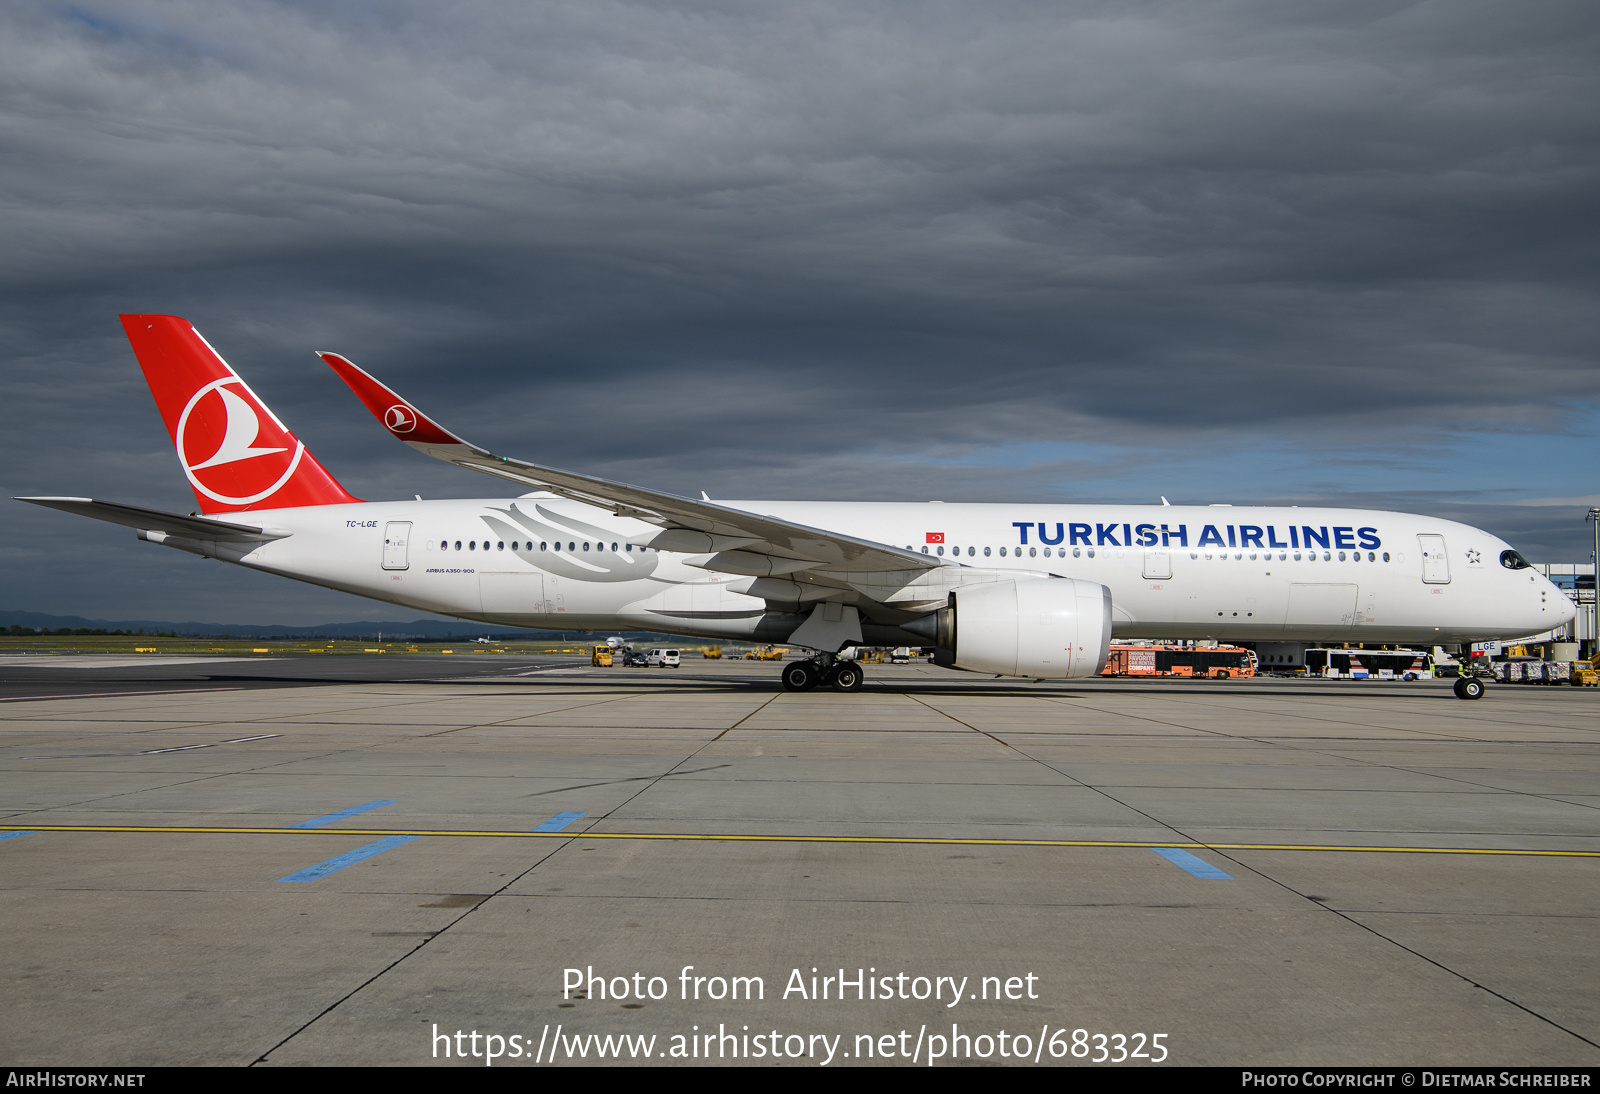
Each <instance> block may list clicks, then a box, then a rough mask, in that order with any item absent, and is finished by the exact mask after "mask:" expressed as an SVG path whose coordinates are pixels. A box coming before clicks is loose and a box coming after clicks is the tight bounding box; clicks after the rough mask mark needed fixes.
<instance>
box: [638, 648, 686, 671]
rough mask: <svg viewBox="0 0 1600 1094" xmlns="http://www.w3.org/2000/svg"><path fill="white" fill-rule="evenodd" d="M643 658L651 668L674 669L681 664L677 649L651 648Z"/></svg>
mask: <svg viewBox="0 0 1600 1094" xmlns="http://www.w3.org/2000/svg"><path fill="white" fill-rule="evenodd" d="M645 660H646V661H648V662H649V663H650V666H651V667H652V668H658V669H675V668H679V667H681V666H682V664H683V658H682V657H680V656H679V654H678V651H677V650H651V651H650V652H649V653H648V654H646V655H645Z"/></svg>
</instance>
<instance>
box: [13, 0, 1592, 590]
mask: <svg viewBox="0 0 1600 1094" xmlns="http://www.w3.org/2000/svg"><path fill="white" fill-rule="evenodd" d="M1597 26H1600V19H1597V16H1596V14H1595V9H1594V8H1593V6H1592V5H1591V4H1586V3H1531V4H1528V3H1523V4H1510V3H1479V4H1470V3H1452V4H1426V3H1424V4H1400V3H1365V4H1363V3H1346V4H1302V5H1291V6H1284V5H1274V4H1266V3H1234V4H1215V5H1189V4H1132V3H1123V4H1075V5H1061V4H999V5H993V4H991V5H982V6H978V5H956V4H947V5H939V4H914V5H913V4H906V5H895V4H884V5H854V4H833V5H829V4H809V5H802V4H789V5H775V6H771V7H768V8H755V7H751V6H744V5H718V4H699V5H692V4H675V5H665V4H663V5H650V4H620V3H584V4H503V5H496V4H478V5H429V4H413V5H405V4H387V5H381V6H371V5H364V4H295V3H228V4H215V3H204V4H203V3H177V2H173V3H140V2H137V0H134V2H121V3H116V4H110V3H94V2H89V3H79V4H76V5H44V4H35V5H12V6H10V7H8V8H7V9H6V11H5V13H4V14H3V15H0V32H3V33H0V109H3V115H0V121H3V128H0V142H3V143H0V149H3V153H4V163H5V167H4V171H3V185H4V205H3V206H0V216H3V218H4V223H5V225H6V236H5V238H6V241H7V246H6V247H5V248H4V249H0V284H3V285H4V300H3V304H0V335H3V336H4V338H5V343H6V350H5V353H6V357H5V360H6V366H5V371H4V374H3V377H0V383H3V384H4V387H3V389H0V390H3V391H4V394H5V399H6V405H7V406H8V408H9V410H10V413H9V414H8V415H7V437H6V444H7V450H8V451H7V467H8V474H7V483H6V485H7V486H8V489H9V492H11V493H34V492H52V491H59V492H84V493H95V494H102V495H105V496H112V497H124V498H127V499H129V500H136V501H145V502H151V503H158V504H166V505H171V506H175V507H177V506H181V507H184V508H188V507H189V506H190V505H191V504H192V503H191V500H190V499H189V497H188V495H187V491H186V490H185V489H184V487H183V483H182V479H181V477H180V476H179V475H178V474H177V473H176V471H175V469H174V466H173V463H174V461H173V458H172V455H171V452H170V449H169V448H168V447H167V446H166V443H165V438H164V435H163V434H162V431H161V426H160V423H159V420H158V419H157V418H156V416H155V414H154V412H153V409H152V407H151V405H150V402H149V398H148V395H147V394H145V393H144V391H143V388H142V384H141V383H140V381H139V377H138V373H137V371H136V370H135V368H134V366H133V362H132V359H131V354H130V353H129V352H128V350H127V347H126V344H125V343H124V342H123V341H122V339H121V332H120V329H119V328H118V327H117V325H116V323H115V320H114V314H115V313H116V312H117V311H162V312H171V313H176V314H181V315H184V316H186V317H187V318H189V319H191V320H193V321H194V322H195V323H196V325H197V326H198V327H199V329H200V330H201V331H202V332H203V333H205V335H206V336H207V337H208V339H210V341H211V342H212V343H213V344H214V345H216V346H217V347H218V349H219V350H221V352H222V353H223V354H224V356H226V357H228V359H229V360H230V361H231V362H232V363H233V364H234V365H235V366H236V367H237V368H239V369H240V370H241V371H243V372H244V373H245V375H246V376H247V377H249V379H250V380H251V383H252V385H253V386H255V387H256V389H257V390H258V391H259V392H260V393H261V394H262V395H263V397H264V398H266V399H267V401H268V402H269V403H270V404H271V405H272V406H273V407H274V408H275V409H276V410H277V411H278V412H279V413H280V414H281V415H282V416H283V417H284V418H285V419H286V420H288V421H289V422H290V423H291V425H293V426H294V427H295V428H296V429H297V431H299V432H300V433H301V434H302V435H303V436H304V437H305V438H306V440H307V441H308V443H309V444H310V445H311V447H312V448H313V450H315V451H316V452H317V453H318V454H319V456H321V457H322V458H323V459H324V461H325V462H327V463H329V464H330V466H333V467H334V468H335V470H336V473H338V474H339V475H340V476H341V478H342V479H343V480H344V481H345V482H346V484H347V485H348V486H350V488H351V489H352V490H353V491H354V492H356V493H357V494H361V495H363V496H372V497H386V496H396V495H400V496H404V495H406V494H409V493H412V492H422V493H424V494H425V495H432V496H438V495H443V494H454V495H461V496H465V495H471V494H474V493H494V492H496V488H495V486H494V485H493V484H492V483H489V482H488V481H487V480H484V481H482V482H479V481H474V480H473V479H471V478H468V477H465V476H463V474H462V473H460V472H456V471H453V470H451V469H449V468H444V467H442V466H435V465H431V464H428V463H427V462H426V461H422V460H421V459H420V458H419V457H414V456H412V455H411V454H409V453H407V452H404V451H400V450H395V449H393V448H392V447H391V446H390V443H388V442H387V439H386V438H384V437H383V436H382V435H381V434H380V433H379V432H378V431H377V430H376V427H375V426H373V425H372V424H371V423H370V421H368V420H367V419H366V418H365V416H364V412H362V411H361V410H360V409H359V407H358V406H357V405H356V404H355V403H354V401H353V400H352V399H351V398H350V397H349V395H348V393H346V392H345V391H344V390H343V388H342V386H341V385H339V384H338V382H337V381H336V380H335V379H334V378H333V377H332V376H331V375H329V374H327V372H326V370H325V369H323V368H322V366H321V365H320V364H318V363H317V362H316V361H315V360H314V359H313V358H312V357H311V356H310V355H309V351H310V350H312V349H335V350H338V351H340V352H343V353H346V354H348V355H349V356H351V357H352V358H353V359H354V360H355V361H356V362H357V363H358V364H361V365H363V366H364V367H367V368H370V369H372V370H373V371H375V372H377V373H378V374H379V375H381V376H383V377H384V378H385V379H387V380H389V381H390V382H392V383H393V384H394V385H395V386H396V387H398V388H399V389H400V390H401V391H402V392H403V393H405V394H406V395H408V396H409V397H411V398H413V399H414V400H415V401H417V402H419V403H421V404H422V405H423V406H424V407H426V408H428V409H429V410H430V412H432V413H434V414H435V415H436V416H438V417H440V418H441V419H443V420H444V421H446V423H447V424H450V425H452V426H453V427H454V428H456V429H458V430H459V431H461V432H463V433H465V434H467V435H468V436H470V437H472V438H473V439H476V440H480V441H481V442H482V443H486V444H489V445H493V446H495V447H497V448H500V449H502V450H505V451H508V452H512V453H515V454H518V455H522V456H525V457H528V458H534V459H542V460H547V461H549V462H552V463H558V464H565V465H568V466H575V467H580V468H582V469H585V470H591V471H594V472H597V473H601V474H611V475H615V476H617V477H624V478H629V479H632V480H635V481H641V482H647V483H649V484H652V485H657V486H662V487H665V488H669V489H677V490H682V491H692V490H696V489H700V488H706V489H709V490H711V491H712V492H713V493H714V494H718V495H723V496H745V497H752V496H761V495H764V494H765V495H772V494H779V495H785V496H801V497H805V496H817V497H829V496H831V497H882V496H897V497H912V498H916V497H946V498H950V499H951V500H955V499H956V498H961V497H966V498H973V497H994V496H1012V497H1037V498H1040V499H1041V500H1056V499H1059V498H1063V497H1081V498H1099V497H1105V496H1107V495H1108V494H1109V495H1111V496H1120V497H1138V498H1139V499H1141V500H1144V499H1145V497H1146V496H1147V495H1149V494H1151V493H1153V492H1155V491H1156V490H1159V489H1161V488H1163V487H1166V486H1167V484H1168V483H1170V482H1172V481H1174V479H1175V478H1180V477H1181V476H1179V475H1177V474H1176V473H1175V472H1173V471H1172V470H1171V467H1172V465H1173V464H1174V463H1175V462H1176V461H1180V460H1183V459H1184V458H1185V457H1186V454H1188V453H1191V452H1193V451H1195V450H1200V451H1205V452H1208V453H1211V454H1213V455H1214V456H1215V457H1217V458H1220V459H1222V460H1224V461H1225V462H1226V461H1230V460H1231V461H1232V463H1233V464H1234V465H1235V466H1236V467H1238V468H1239V469H1240V470H1239V472H1237V473H1235V474H1233V475H1232V476H1231V477H1230V479H1229V482H1228V484H1227V485H1226V486H1224V487H1221V488H1219V489H1214V491H1213V493H1211V494H1210V496H1208V497H1192V498H1190V499H1189V500H1210V498H1211V497H1218V496H1222V495H1223V494H1226V496H1227V498H1228V500H1238V501H1247V500H1251V499H1252V498H1258V499H1261V500H1267V499H1269V498H1277V497H1283V496H1287V495H1288V494H1297V495H1298V492H1299V491H1300V490H1302V489H1311V490H1313V491H1315V490H1322V491H1323V492H1324V494H1323V496H1328V494H1327V491H1328V490H1329V489H1330V488H1336V489H1337V490H1339V491H1346V492H1353V493H1351V496H1355V495H1357V494H1359V495H1360V496H1362V497H1365V498H1368V499H1381V498H1383V497H1390V496H1394V491H1395V490H1396V489H1397V487H1396V485H1395V482H1394V478H1393V475H1394V471H1395V466H1396V463H1397V461H1398V463H1400V464H1404V465H1406V467H1407V468H1408V470H1407V474H1408V475H1409V476H1411V478H1412V479H1413V480H1415V479H1416V477H1418V476H1421V477H1422V478H1427V477H1429V476H1432V477H1433V479H1434V480H1438V481H1437V482H1436V488H1435V489H1433V491H1432V493H1430V492H1429V491H1428V490H1427V489H1424V490H1423V491H1422V492H1421V494H1420V495H1415V494H1414V492H1413V494H1408V495H1407V496H1408V497H1410V496H1416V497H1417V504H1416V505H1413V506H1409V507H1412V508H1422V509H1425V510H1426V509H1429V508H1430V505H1429V499H1430V498H1433V499H1434V500H1436V501H1438V502H1439V503H1440V505H1442V504H1444V502H1445V500H1446V495H1447V494H1449V492H1450V491H1451V490H1454V489H1457V488H1459V487H1460V485H1461V484H1460V483H1459V482H1456V481H1454V480H1453V478H1452V477H1451V476H1450V473H1449V471H1448V469H1449V468H1450V467H1451V466H1452V462H1453V461H1456V460H1458V459H1459V458H1460V455H1459V454H1460V452H1461V451H1462V450H1463V447H1464V446H1465V447H1468V448H1470V447H1472V446H1474V445H1476V446H1477V447H1478V448H1479V449H1480V450H1481V449H1482V448H1483V447H1485V446H1493V447H1494V448H1496V449H1497V450H1498V451H1504V452H1506V453H1507V454H1508V456H1509V454H1510V453H1514V452H1515V451H1516V449H1517V447H1518V446H1519V444H1521V443H1522V442H1523V440H1524V439H1526V438H1531V437H1538V436H1540V435H1543V434H1549V433H1562V432H1566V433H1572V432H1574V431H1578V430H1582V429H1585V428H1587V426H1586V425H1585V422H1587V421H1592V418H1591V419H1586V418H1585V417H1584V415H1585V414H1586V413H1592V410H1593V407H1594V406H1595V405H1596V403H1597V402H1600V370H1597V369H1596V368H1595V366H1594V359H1593V345H1594V344H1595V336H1596V333H1597V331H1596V326H1597V324H1596V309H1595V306H1594V305H1595V292H1594V290H1595V270H1596V262H1595V258H1596V238H1595V236H1596V231H1597V228H1596V225H1600V208H1597V205H1600V186H1597V183H1600V177H1597V175H1600V172H1597V165H1596V156H1595V150H1596V136H1597V134H1596V125H1597V120H1596V119H1597V115H1596V112H1595V111H1594V109H1593V103H1594V102H1595V101H1596V91H1597V87H1596V84H1597V82H1600V65H1597V64H1596V60H1597V50H1596V45H1597ZM1585 439H1588V440H1592V438H1575V439H1574V443H1581V442H1582V440H1585ZM1053 444H1054V445H1061V444H1067V447H1064V448H1062V449H1061V450H1059V451H1045V450H1044V449H1045V448H1048V446H1050V445H1053ZM1030 446H1034V447H1038V446H1043V448H1041V449H1040V450H1039V451H1034V450H1033V448H1030ZM1079 446H1087V447H1079ZM1019 447H1020V448H1021V449H1022V450H1023V455H1020V456H1016V457H1015V458H1013V456H1012V455H1010V454H1008V453H1013V450H1016V449H1018V448H1019ZM1091 449H1092V451H1091ZM1264 449H1265V450H1276V451H1279V452H1292V453H1293V456H1292V458H1291V459H1290V462H1291V463H1292V462H1293V460H1300V461H1305V462H1304V463H1302V464H1300V465H1298V468H1297V470H1296V473H1295V479H1296V483H1295V485H1294V487H1293V489H1285V484H1284V483H1283V482H1281V481H1275V480H1274V479H1273V477H1272V476H1271V475H1270V474H1266V473H1264V472H1262V471H1261V470H1260V469H1258V468H1257V467H1256V463H1255V457H1254V455H1252V454H1253V453H1259V452H1260V451H1262V450H1264ZM1344 460H1349V461H1351V462H1350V463H1348V464H1346V465H1342V466H1344V467H1346V468H1347V470H1346V471H1343V472H1340V473H1339V474H1337V475H1335V474H1334V473H1333V472H1332V471H1328V472H1327V474H1322V475H1321V477H1319V474H1320V472H1307V471H1306V470H1305V468H1306V467H1307V466H1310V467H1313V468H1322V469H1325V470H1326V469H1329V468H1332V467H1334V466H1335V463H1336V462H1337V461H1344ZM1164 464H1165V465H1166V467H1167V470H1163V465H1164ZM1146 469H1148V470H1146ZM1185 482H1186V483H1189V484H1191V485H1192V487H1193V489H1192V491H1191V492H1198V491H1200V490H1201V489H1202V485H1201V484H1200V483H1198V482H1195V481H1194V480H1192V479H1191V480H1185ZM1410 485H1411V484H1410V483H1408V484H1407V489H1410ZM1590 489H1592V488H1591V487H1586V486H1583V485H1582V484H1580V483H1546V484H1542V485H1540V486H1538V487H1537V488H1536V492H1537V493H1539V494H1540V495H1549V494H1569V495H1578V494H1583V493H1587V492H1589V491H1590ZM1175 500H1176V499H1175ZM1297 500H1299V499H1298V496H1297ZM1509 500H1511V499H1506V498H1499V499H1497V501H1501V502H1504V501H1509ZM13 508H14V509H20V508H22V507H13ZM1432 508H1433V510H1438V509H1439V505H1435V506H1433V507H1432ZM1512 508H1514V507H1510V506H1506V507H1504V508H1502V509H1496V510H1495V512H1496V513H1502V514H1507V513H1509V512H1510V510H1511V509H1512ZM9 515H10V516H11V518H12V520H13V522H15V525H16V527H17V528H18V529H19V530H20V531H21V532H22V533H23V535H22V536H20V537H17V536H14V537H13V539H14V541H16V540H18V539H21V540H25V541H26V542H28V543H36V544H38V545H39V547H38V549H39V550H40V551H41V552H42V556H41V557H38V558H32V559H31V560H29V561H28V565H27V569H26V572H29V573H34V574H43V573H44V572H46V570H48V569H49V567H48V566H46V565H45V561H46V559H47V558H56V559H59V558H60V557H61V553H62V552H63V551H65V552H68V553H70V552H71V551H73V550H78V549H80V548H79V546H78V544H79V543H80V542H81V543H83V546H82V548H81V549H82V550H83V551H85V552H86V553H85V554H84V555H83V556H82V558H81V559H80V563H81V567H82V570H83V573H84V574H89V573H92V572H94V567H93V565H92V564H91V562H90V559H91V558H92V557H93V555H92V551H93V549H94V548H95V546H96V537H97V536H98V535H99V530H98V529H97V530H95V531H94V532H90V531H88V530H86V529H78V530H77V532H78V534H77V536H76V538H73V537H72V536H71V535H70V534H68V535H67V539H66V540H65V541H63V538H62V537H63V531H62V530H63V529H64V528H65V527H68V526H67V525H64V524H63V523H62V522H63V521H64V520H65V518H62V517H59V516H56V515H35V514H33V513H31V512H30V513H21V514H18V513H11V514H9ZM1506 519H1509V517H1507V518H1506ZM1576 528H1577V531H1576V532H1575V533H1574V538H1573V539H1572V543H1571V544H1569V547H1570V549H1571V550H1572V551H1576V544H1577V543H1579V542H1580V541H1581V540H1582V539H1583V528H1582V523H1581V513H1580V514H1579V521H1578V523H1577V525H1576ZM1495 530H1497V531H1498V530H1500V529H1499V528H1496V529H1495ZM1541 535H1542V533H1541ZM1553 542H1555V543H1556V544H1557V545H1559V544H1560V543H1562V542H1565V541H1562V540H1561V539H1560V537H1559V535H1558V536H1557V537H1556V539H1555V540H1554V541H1553ZM8 549H9V550H11V551H13V552H18V551H26V550H32V549H33V548H25V547H23V546H21V545H19V544H18V543H16V542H14V543H13V545H12V547H10V548H8ZM1553 549H1555V548H1553ZM1585 554H1586V552H1585ZM22 561H23V558H22V556H18V555H15V554H14V555H13V562H14V563H17V562H22ZM13 572H19V571H17V569H16V566H15V565H13ZM40 580H41V581H43V580H45V579H44V578H42V577H41V578H40ZM51 580H54V579H51ZM152 580H154V579H152ZM83 581H88V579H87V578H84V579H83ZM75 587H77V588H86V587H87V588H95V587H96V586H95V583H94V582H93V581H88V584H87V585H85V584H83V583H82V582H81V581H80V582H79V583H78V584H77V585H76V586H75ZM151 587H159V582H157V583H156V585H155V586H151ZM107 589H109V586H103V587H101V592H99V593H96V594H95V595H107V596H109V595H112V594H111V593H110V592H109V591H106V590H107ZM117 595H122V594H120V593H119V594H117ZM286 595H289V596H293V595H298V594H286ZM305 595H306V596H308V597H313V598H314V597H317V596H321V595H323V594H320V593H315V592H307V593H306V594H305ZM21 598H22V599H28V598H27V597H26V596H22V597H21ZM11 599H18V596H17V595H13V596H12V597H11ZM305 603H306V604H311V603H312V601H310V600H308V601H305ZM317 603H321V602H317ZM16 606H19V607H20V606H27V607H36V608H41V609H44V610H62V611H65V610H68V609H69V608H70V609H71V610H78V609H79V608H83V609H86V610H87V609H88V608H91V607H94V606H93V605H84V604H72V605H67V604H63V603H59V602H55V601H52V602H50V603H48V604H46V603H42V602H30V603H28V604H26V605H24V604H17V605H16ZM129 610H130V611H131V610H133V609H132V607H130V608H129ZM139 610H140V611H141V612H144V611H145V608H144V606H141V607H140V609H139ZM329 610H332V609H331V608H330V609H329ZM340 610H345V609H342V608H341V609H340ZM86 613H87V614H104V612H103V611H99V610H96V611H92V612H86ZM147 614H148V613H147ZM224 614H226V613H224Z"/></svg>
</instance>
